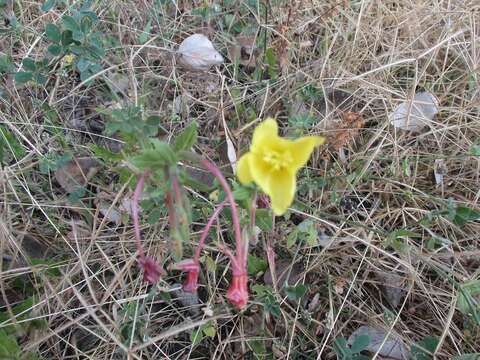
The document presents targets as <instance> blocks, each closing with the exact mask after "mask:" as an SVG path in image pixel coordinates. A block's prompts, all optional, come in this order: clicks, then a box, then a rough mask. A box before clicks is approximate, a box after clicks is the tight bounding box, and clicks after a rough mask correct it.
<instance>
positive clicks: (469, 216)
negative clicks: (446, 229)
mask: <svg viewBox="0 0 480 360" xmlns="http://www.w3.org/2000/svg"><path fill="white" fill-rule="evenodd" d="M478 219H480V212H479V211H477V210H474V209H470V208H467V207H465V206H458V207H457V208H456V209H455V216H454V218H453V223H454V224H455V225H458V226H463V225H465V224H466V223H468V222H471V221H476V220H478Z"/></svg>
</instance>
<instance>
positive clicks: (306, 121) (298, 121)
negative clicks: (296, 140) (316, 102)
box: [288, 113, 318, 129]
mask: <svg viewBox="0 0 480 360" xmlns="http://www.w3.org/2000/svg"><path fill="white" fill-rule="evenodd" d="M317 122H318V118H317V117H315V116H314V115H312V114H305V113H300V114H295V115H293V116H291V117H289V118H288V124H289V125H290V126H291V127H293V128H295V129H310V128H311V127H312V126H313V125H315V124H316V123H317Z"/></svg>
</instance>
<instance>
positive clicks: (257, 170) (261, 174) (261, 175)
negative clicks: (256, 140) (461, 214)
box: [248, 153, 272, 194]
mask: <svg viewBox="0 0 480 360" xmlns="http://www.w3.org/2000/svg"><path fill="white" fill-rule="evenodd" d="M248 163H249V164H250V173H251V175H252V178H253V181H255V183H256V184H257V185H258V186H259V187H260V189H262V191H263V192H264V193H266V194H269V192H270V191H269V188H270V181H269V179H270V173H271V171H272V169H271V166H270V165H269V164H268V163H267V162H265V161H264V160H263V159H262V158H261V156H258V155H256V154H253V153H252V155H251V156H250V157H249V158H248Z"/></svg>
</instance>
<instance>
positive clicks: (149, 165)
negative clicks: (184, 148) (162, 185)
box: [131, 141, 176, 170]
mask: <svg viewBox="0 0 480 360" xmlns="http://www.w3.org/2000/svg"><path fill="white" fill-rule="evenodd" d="M131 162H132V164H133V165H134V166H136V167H137V168H139V169H142V170H144V169H151V170H158V169H161V168H163V167H165V166H171V165H173V164H175V162H176V156H175V153H174V152H173V151H172V148H171V147H170V145H169V144H167V143H166V142H163V141H155V144H154V149H144V150H143V151H142V152H141V153H140V155H137V156H135V157H133V158H132V160H131Z"/></svg>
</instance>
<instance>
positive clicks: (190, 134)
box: [174, 121, 197, 152]
mask: <svg viewBox="0 0 480 360" xmlns="http://www.w3.org/2000/svg"><path fill="white" fill-rule="evenodd" d="M196 141H197V122H196V121H192V122H191V123H190V124H189V125H188V126H187V127H186V128H185V129H184V130H183V131H182V132H181V133H180V135H178V136H177V138H176V139H175V146H174V148H175V151H176V152H179V151H182V150H190V149H191V147H192V146H193V145H194V144H195V142H196Z"/></svg>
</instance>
